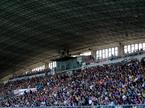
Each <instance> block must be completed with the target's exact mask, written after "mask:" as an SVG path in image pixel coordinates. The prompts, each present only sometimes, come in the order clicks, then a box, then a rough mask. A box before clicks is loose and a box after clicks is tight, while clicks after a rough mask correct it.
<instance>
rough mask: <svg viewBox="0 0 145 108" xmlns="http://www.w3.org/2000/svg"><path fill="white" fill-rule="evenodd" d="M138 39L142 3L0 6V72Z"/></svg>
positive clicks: (30, 1)
mask: <svg viewBox="0 0 145 108" xmlns="http://www.w3.org/2000/svg"><path fill="white" fill-rule="evenodd" d="M144 34H145V0H1V1H0V72H4V71H6V70H7V69H12V68H14V67H16V66H18V65H19V64H25V63H27V62H33V61H35V62H36V61H40V60H41V59H44V58H45V57H47V58H49V57H52V56H54V55H57V54H58V51H59V50H60V49H64V48H65V49H70V50H71V51H75V50H79V49H81V48H87V47H90V46H94V45H103V44H107V43H111V42H114V41H115V42H119V41H123V40H124V39H125V40H126V39H136V38H143V37H145V35H144Z"/></svg>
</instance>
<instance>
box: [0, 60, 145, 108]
mask: <svg viewBox="0 0 145 108" xmlns="http://www.w3.org/2000/svg"><path fill="white" fill-rule="evenodd" d="M0 86H1V88H0V91H1V92H0V95H1V96H7V97H5V98H4V99H2V100H1V101H0V107H33V106H91V105H95V106H96V105H129V104H145V66H144V65H142V64H141V62H139V61H138V60H131V61H125V62H120V63H115V64H109V65H104V66H94V67H88V68H83V69H80V70H77V71H74V72H73V73H72V74H69V73H61V74H55V75H51V76H48V75H46V76H44V77H35V78H31V79H23V80H20V81H12V82H8V83H6V84H1V85H0ZM23 88H25V89H26V88H37V91H31V90H30V91H29V92H24V94H23V95H14V94H13V90H18V89H23Z"/></svg>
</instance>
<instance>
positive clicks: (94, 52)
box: [91, 50, 96, 59]
mask: <svg viewBox="0 0 145 108" xmlns="http://www.w3.org/2000/svg"><path fill="white" fill-rule="evenodd" d="M91 54H92V56H93V57H94V58H95V59H96V50H91Z"/></svg>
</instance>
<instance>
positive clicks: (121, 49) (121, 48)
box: [118, 43, 124, 57]
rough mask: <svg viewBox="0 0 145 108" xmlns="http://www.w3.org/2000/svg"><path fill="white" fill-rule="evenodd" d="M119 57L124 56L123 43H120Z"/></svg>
mask: <svg viewBox="0 0 145 108" xmlns="http://www.w3.org/2000/svg"><path fill="white" fill-rule="evenodd" d="M118 55H119V56H121V57H122V56H123V55H124V45H123V44H122V43H119V46H118Z"/></svg>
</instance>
